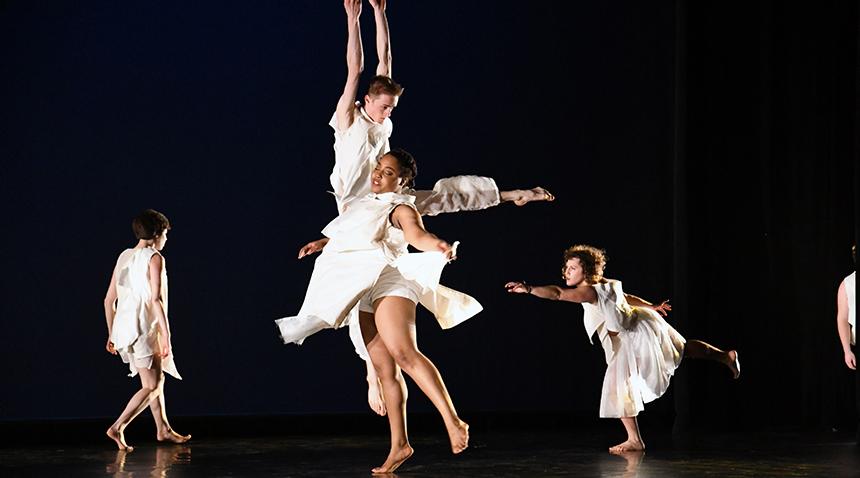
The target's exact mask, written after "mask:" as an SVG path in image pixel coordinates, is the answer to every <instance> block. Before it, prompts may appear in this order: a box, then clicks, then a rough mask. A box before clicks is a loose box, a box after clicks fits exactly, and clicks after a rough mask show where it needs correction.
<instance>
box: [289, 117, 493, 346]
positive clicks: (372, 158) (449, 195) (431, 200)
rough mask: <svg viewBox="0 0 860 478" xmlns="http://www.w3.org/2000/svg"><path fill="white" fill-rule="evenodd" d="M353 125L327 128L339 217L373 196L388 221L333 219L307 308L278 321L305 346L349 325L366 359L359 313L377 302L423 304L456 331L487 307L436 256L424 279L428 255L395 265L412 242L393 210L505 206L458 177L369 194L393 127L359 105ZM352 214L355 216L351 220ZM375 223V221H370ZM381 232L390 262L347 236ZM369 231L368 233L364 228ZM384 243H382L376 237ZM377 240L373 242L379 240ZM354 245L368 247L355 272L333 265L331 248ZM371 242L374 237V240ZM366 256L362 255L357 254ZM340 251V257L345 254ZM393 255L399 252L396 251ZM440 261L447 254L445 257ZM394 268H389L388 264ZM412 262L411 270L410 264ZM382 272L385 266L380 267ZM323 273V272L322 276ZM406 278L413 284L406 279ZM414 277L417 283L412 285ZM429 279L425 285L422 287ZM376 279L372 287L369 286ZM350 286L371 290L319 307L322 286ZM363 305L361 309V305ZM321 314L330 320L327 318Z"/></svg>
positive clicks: (487, 182)
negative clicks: (447, 282) (451, 284)
mask: <svg viewBox="0 0 860 478" xmlns="http://www.w3.org/2000/svg"><path fill="white" fill-rule="evenodd" d="M352 114H353V122H352V125H350V127H349V128H347V129H346V130H345V131H341V129H340V128H338V125H337V113H335V114H334V115H332V119H331V121H330V122H329V125H330V126H331V127H332V129H333V130H334V139H335V141H334V151H335V165H334V168H333V170H332V173H331V176H330V177H329V180H330V182H331V186H332V188H333V189H332V193H333V194H334V196H335V200H336V201H337V208H338V212H339V213H341V214H342V215H343V214H344V213H345V212H346V210H347V205H349V204H352V203H355V204H358V202H356V199H362V198H367V197H371V196H372V197H374V198H375V199H376V200H377V201H381V202H382V203H385V202H388V206H387V207H388V209H387V212H386V213H385V219H384V221H383V218H382V217H381V215H380V216H379V217H372V218H371V217H363V218H362V216H364V215H366V214H370V216H373V215H374V214H378V213H379V212H380V211H381V209H385V208H382V207H381V206H379V207H380V208H381V209H380V211H376V212H375V213H372V212H370V210H371V209H375V208H376V207H375V206H370V205H368V204H363V205H362V206H361V208H362V209H363V212H360V213H359V212H355V211H350V214H349V215H347V216H348V217H347V218H346V219H342V218H341V217H339V218H338V219H335V221H333V222H332V224H330V225H329V226H328V227H326V229H325V230H324V231H323V233H324V234H325V235H326V236H328V237H330V238H331V240H330V241H329V243H328V245H326V247H325V249H323V253H322V254H321V255H320V257H319V258H317V261H316V262H315V264H314V272H313V274H312V275H311V284H309V286H308V293H307V295H306V297H305V303H304V304H303V305H302V311H300V313H299V315H298V316H296V317H287V318H284V319H279V320H278V321H276V323H277V324H278V327H279V330H280V332H281V337H282V339H283V340H284V342H285V343H288V342H296V343H301V341H302V340H303V339H304V338H305V337H307V336H308V335H310V334H312V333H314V332H317V331H319V330H322V329H324V328H329V327H340V326H342V325H344V324H348V325H349V334H350V338H351V339H352V342H353V345H354V346H355V350H356V353H358V355H359V356H361V357H362V358H363V359H365V360H368V359H369V355H368V353H367V349H366V347H365V344H364V339H363V338H362V336H361V328H360V325H359V321H358V310H359V308H360V309H361V310H364V311H368V312H370V311H372V310H373V309H372V306H371V304H372V303H373V301H374V300H375V299H376V298H377V297H381V296H392V295H393V296H399V297H407V298H409V299H411V300H413V301H416V300H418V301H420V302H421V303H422V304H423V305H424V306H425V307H426V308H427V309H428V310H430V311H431V312H433V313H434V315H436V318H437V319H438V320H439V322H440V325H441V326H442V327H443V328H450V327H453V326H454V325H457V324H458V323H460V322H462V321H463V320H466V319H467V318H469V317H471V316H472V315H475V314H477V313H478V312H479V311H480V310H481V306H480V304H478V302H477V301H475V300H474V299H473V298H471V297H469V296H468V295H466V294H463V293H460V292H457V291H455V290H452V289H449V288H447V287H444V286H441V285H439V284H438V280H439V274H441V267H442V266H444V262H439V261H440V260H441V259H439V258H435V259H432V260H431V261H430V262H432V263H433V264H432V266H431V267H429V268H427V269H426V270H425V271H424V272H425V277H424V278H423V279H422V280H418V279H417V278H416V277H414V276H415V274H416V272H415V271H416V270H420V269H421V267H422V265H421V262H422V261H424V260H425V259H424V254H409V255H408V256H404V257H402V258H400V259H399V263H398V265H396V266H395V265H393V260H394V259H395V258H396V257H398V256H400V255H401V254H403V253H404V252H405V250H406V249H405V248H406V243H405V241H404V240H403V238H402V231H399V230H397V229H396V228H393V227H390V224H388V219H387V218H388V214H389V213H390V211H391V210H392V209H393V207H394V205H396V204H402V203H409V204H411V205H413V207H415V208H416V209H417V211H418V212H419V214H422V215H430V216H434V215H437V214H440V213H446V212H457V211H468V210H478V209H485V208H488V207H492V206H495V205H497V204H499V202H500V196H499V189H498V187H497V186H496V183H495V181H493V179H491V178H485V177H479V176H457V177H452V178H446V179H442V180H439V181H438V182H436V185H435V186H434V187H433V190H431V191H415V190H412V189H407V190H405V191H403V194H393V195H391V196H387V195H385V194H383V195H372V193H371V190H370V177H371V174H372V173H373V170H374V169H375V168H376V165H377V164H378V161H379V159H380V158H381V157H382V156H383V155H384V154H385V153H387V152H388V151H389V150H390V147H389V142H388V138H389V137H390V136H391V133H392V130H393V124H392V122H391V120H390V119H389V118H386V119H385V120H384V121H383V122H382V123H376V122H374V121H373V120H372V119H371V118H370V116H368V115H367V113H366V112H365V111H364V108H363V107H362V106H361V105H360V104H359V103H358V102H356V104H355V108H354V109H353V111H352ZM353 214H354V216H353ZM365 221H370V222H365ZM371 222H372V223H373V224H375V225H374V226H372V227H373V228H379V227H380V225H381V224H383V223H384V224H385V227H384V233H383V232H381V231H383V229H377V230H376V234H377V236H380V237H381V235H385V234H390V238H391V240H392V242H391V243H390V244H389V245H388V247H386V248H383V249H384V250H385V251H387V252H385V253H384V255H385V257H386V262H385V263H384V264H385V265H384V266H383V265H382V264H383V263H381V262H379V260H380V257H379V256H378V255H376V254H373V253H369V252H367V251H369V250H370V249H368V241H367V238H366V237H365V238H362V233H358V232H356V235H355V236H354V237H352V239H346V237H347V236H349V234H350V232H349V231H350V230H351V229H350V228H356V229H361V228H366V227H371V226H370V223H371ZM336 223H337V224H340V225H341V226H343V225H344V224H348V225H349V226H346V227H338V226H334V225H335V224H336ZM333 232H334V233H335V234H337V233H338V232H343V233H345V234H344V235H340V234H338V235H339V236H340V237H341V239H339V240H337V241H336V240H335V238H334V237H333V236H330V235H329V233H333ZM365 233H366V231H365ZM376 239H378V238H376ZM376 239H374V240H376ZM353 241H358V242H361V241H364V244H361V245H357V246H352V247H355V249H352V252H354V254H352V255H351V256H350V259H349V260H350V262H351V263H352V264H354V267H350V268H348V269H343V268H342V267H343V266H335V265H334V264H335V261H337V260H338V258H336V257H334V256H331V255H327V254H326V251H330V250H331V251H334V250H335V248H340V249H343V247H344V246H342V244H344V243H346V242H353ZM370 243H373V240H371V241H370ZM360 250H364V251H366V252H365V253H363V254H358V253H357V251H360ZM345 251H346V250H341V251H340V252H345ZM392 251H399V252H396V253H392ZM440 256H441V254H440ZM389 263H391V264H389ZM407 264H410V265H407ZM380 267H382V268H381V269H380ZM318 271H319V272H318ZM403 279H407V280H406V281H404V280H403ZM408 279H414V280H408ZM422 281H423V282H422ZM368 282H370V283H371V284H372V287H370V288H366V284H367V283H368ZM326 283H332V284H346V286H341V285H338V286H337V288H338V290H339V292H340V294H339V295H344V296H350V295H351V294H357V293H358V291H359V290H363V291H364V292H365V293H364V294H363V295H361V296H360V297H359V299H358V300H356V301H352V300H349V301H347V303H351V304H353V306H352V308H351V309H349V310H346V311H344V310H341V307H344V306H345V305H344V304H341V303H339V302H337V301H334V302H333V303H328V304H327V305H328V306H329V307H324V309H325V310H316V312H313V313H312V309H314V308H315V307H318V306H321V305H323V304H326V299H325V297H313V294H316V293H319V294H327V292H325V291H326V289H325V286H324V285H323V284H326ZM359 304H360V305H359ZM323 317H328V318H327V319H326V318H323Z"/></svg>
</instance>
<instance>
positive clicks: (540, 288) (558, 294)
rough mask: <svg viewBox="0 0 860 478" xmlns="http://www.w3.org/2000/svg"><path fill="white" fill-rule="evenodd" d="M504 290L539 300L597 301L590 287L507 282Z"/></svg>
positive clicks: (580, 302)
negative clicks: (538, 298)
mask: <svg viewBox="0 0 860 478" xmlns="http://www.w3.org/2000/svg"><path fill="white" fill-rule="evenodd" d="M505 289H507V290H508V292H510V293H512V294H529V295H533V296H535V297H540V298H541V299H548V300H563V301H565V302H576V303H578V304H582V303H584V302H587V303H592V302H594V301H596V300H597V292H595V290H594V287H591V286H590V285H585V286H580V287H574V288H568V287H559V286H557V285H535V286H532V285H528V284H526V283H525V282H508V283H507V284H505Z"/></svg>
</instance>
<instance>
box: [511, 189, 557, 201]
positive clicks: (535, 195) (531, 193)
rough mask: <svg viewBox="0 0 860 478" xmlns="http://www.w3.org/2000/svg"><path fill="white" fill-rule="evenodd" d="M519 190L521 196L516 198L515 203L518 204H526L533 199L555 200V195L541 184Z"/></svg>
mask: <svg viewBox="0 0 860 478" xmlns="http://www.w3.org/2000/svg"><path fill="white" fill-rule="evenodd" d="M517 192H518V193H519V196H518V197H517V199H514V204H516V205H517V206H524V205H526V204H528V203H530V202H532V201H555V196H553V195H552V193H551V192H549V191H547V190H546V189H544V188H542V187H540V186H538V187H536V188H531V189H519V190H517Z"/></svg>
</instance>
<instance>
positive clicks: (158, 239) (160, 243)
mask: <svg viewBox="0 0 860 478" xmlns="http://www.w3.org/2000/svg"><path fill="white" fill-rule="evenodd" d="M165 244H167V229H165V230H164V231H162V232H161V234H160V235H158V236H155V239H154V243H153V246H155V250H156V251H160V250H162V249H164V245H165Z"/></svg>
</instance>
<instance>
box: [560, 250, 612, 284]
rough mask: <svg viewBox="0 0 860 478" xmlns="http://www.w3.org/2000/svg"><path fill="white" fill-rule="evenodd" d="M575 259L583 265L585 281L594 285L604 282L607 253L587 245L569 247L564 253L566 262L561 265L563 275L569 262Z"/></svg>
mask: <svg viewBox="0 0 860 478" xmlns="http://www.w3.org/2000/svg"><path fill="white" fill-rule="evenodd" d="M574 258H576V259H579V263H580V264H582V269H583V271H584V273H585V280H587V281H588V282H590V283H592V284H597V283H599V282H601V281H603V269H604V268H605V267H606V251H604V250H603V249H598V248H596V247H594V246H589V245H587V244H577V245H575V246H571V247H568V248H567V249H565V251H564V261H563V262H562V265H561V269H562V275H563V274H564V269H565V267H566V266H567V261H569V260H571V259H574Z"/></svg>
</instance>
